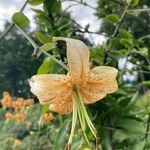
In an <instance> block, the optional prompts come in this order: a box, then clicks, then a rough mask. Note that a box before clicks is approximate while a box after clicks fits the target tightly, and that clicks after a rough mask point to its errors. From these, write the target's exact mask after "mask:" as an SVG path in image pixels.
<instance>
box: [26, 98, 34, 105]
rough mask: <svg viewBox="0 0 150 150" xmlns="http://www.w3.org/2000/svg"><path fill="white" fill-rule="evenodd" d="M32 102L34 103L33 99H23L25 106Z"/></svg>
mask: <svg viewBox="0 0 150 150" xmlns="http://www.w3.org/2000/svg"><path fill="white" fill-rule="evenodd" d="M32 104H34V100H33V99H26V100H25V106H30V105H32Z"/></svg>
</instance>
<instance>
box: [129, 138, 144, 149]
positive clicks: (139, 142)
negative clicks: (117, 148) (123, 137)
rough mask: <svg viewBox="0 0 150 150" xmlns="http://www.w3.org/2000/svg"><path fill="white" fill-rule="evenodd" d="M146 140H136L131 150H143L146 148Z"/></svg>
mask: <svg viewBox="0 0 150 150" xmlns="http://www.w3.org/2000/svg"><path fill="white" fill-rule="evenodd" d="M145 143H146V142H145V139H140V140H136V142H135V144H134V143H133V144H132V145H131V146H130V148H129V149H131V150H143V149H144V147H145Z"/></svg>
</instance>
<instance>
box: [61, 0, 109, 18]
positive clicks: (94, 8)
mask: <svg viewBox="0 0 150 150" xmlns="http://www.w3.org/2000/svg"><path fill="white" fill-rule="evenodd" d="M65 1H70V2H76V3H78V4H81V5H84V6H87V7H89V8H91V9H93V10H94V11H95V10H97V11H98V12H99V13H101V14H103V15H104V16H106V15H105V14H104V12H102V11H100V10H98V9H97V8H96V7H94V6H92V5H90V4H88V3H86V2H84V3H83V2H81V1H78V0H62V2H65Z"/></svg>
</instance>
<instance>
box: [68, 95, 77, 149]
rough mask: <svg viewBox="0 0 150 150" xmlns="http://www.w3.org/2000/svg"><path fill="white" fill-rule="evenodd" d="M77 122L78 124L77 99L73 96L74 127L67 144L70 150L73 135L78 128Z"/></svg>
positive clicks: (72, 126)
mask: <svg viewBox="0 0 150 150" xmlns="http://www.w3.org/2000/svg"><path fill="white" fill-rule="evenodd" d="M76 122H77V104H76V99H75V97H74V96H73V113H72V125H71V133H70V137H69V140H68V144H67V148H68V149H70V147H71V143H72V139H73V135H74V132H75V127H76Z"/></svg>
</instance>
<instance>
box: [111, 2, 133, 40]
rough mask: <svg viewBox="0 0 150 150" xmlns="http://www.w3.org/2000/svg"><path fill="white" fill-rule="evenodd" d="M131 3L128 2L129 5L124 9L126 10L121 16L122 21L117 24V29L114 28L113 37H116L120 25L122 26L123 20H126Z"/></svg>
mask: <svg viewBox="0 0 150 150" xmlns="http://www.w3.org/2000/svg"><path fill="white" fill-rule="evenodd" d="M130 4H131V3H130ZM130 4H128V5H127V7H126V8H125V9H124V11H123V13H122V16H121V18H120V21H119V23H118V24H117V26H116V28H115V30H114V33H113V35H112V38H114V37H115V36H116V35H117V34H118V32H119V29H120V27H121V25H122V23H123V21H124V19H125V17H126V15H127V12H128V9H129V7H130Z"/></svg>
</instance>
